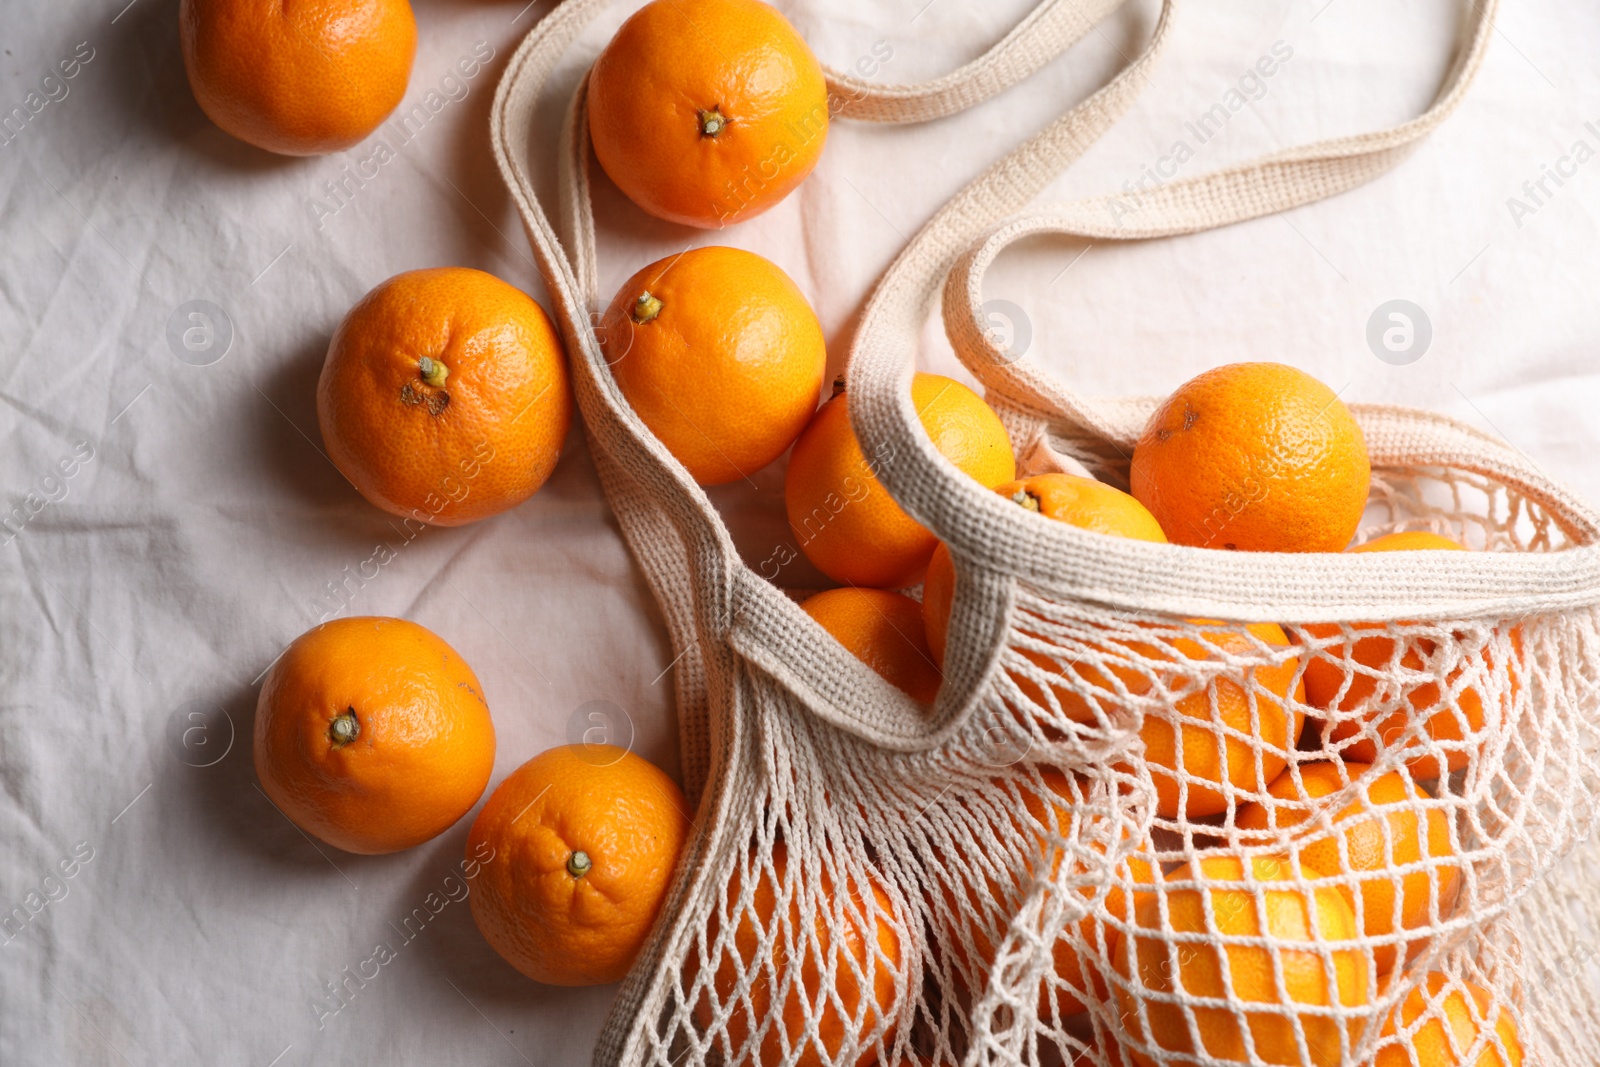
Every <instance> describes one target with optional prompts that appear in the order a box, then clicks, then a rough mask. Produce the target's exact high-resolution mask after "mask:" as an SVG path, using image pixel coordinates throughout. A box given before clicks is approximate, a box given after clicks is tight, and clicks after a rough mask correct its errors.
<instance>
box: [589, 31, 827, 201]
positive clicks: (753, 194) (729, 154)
mask: <svg viewBox="0 0 1600 1067" xmlns="http://www.w3.org/2000/svg"><path fill="white" fill-rule="evenodd" d="M588 108H589V136H590V139H591V140H592V142H593V143H594V152H595V155H596V156H597V157H598V158H599V160H600V166H601V167H602V168H604V170H605V172H606V174H607V175H609V176H610V178H611V180H612V181H613V182H615V183H616V185H617V187H618V188H619V189H621V190H622V191H623V193H625V194H626V195H627V196H628V198H629V199H630V200H632V201H633V202H634V203H636V204H638V205H639V206H640V207H641V208H643V209H644V210H646V211H648V212H649V213H650V214H652V215H655V216H657V217H659V218H663V219H668V220H670V221H672V222H679V223H683V224H684V225H687V226H700V227H705V228H718V227H722V226H728V225H731V224H733V223H735V222H742V221H744V220H745V219H749V218H753V217H754V216H756V215H759V214H761V213H762V212H763V211H766V210H767V209H768V208H770V207H772V205H774V204H776V203H777V202H778V201H780V200H782V199H783V198H784V197H785V196H788V195H789V193H790V192H792V191H793V190H794V188H795V187H796V186H798V185H799V184H800V183H801V182H802V181H803V180H805V177H806V175H807V174H810V173H811V169H812V168H813V167H815V166H816V165H817V160H818V159H819V158H820V157H821V155H822V146H823V144H824V143H825V142H826V141H827V138H828V122H829V118H830V115H831V113H830V108H829V102H828V87H827V82H826V80H825V78H824V76H823V73H822V65H821V64H820V63H818V62H817V58H816V56H814V55H812V53H811V49H810V48H809V47H807V45H806V42H805V40H804V39H803V38H802V37H801V36H800V34H799V33H797V32H796V31H795V28H794V27H793V26H791V25H790V24H789V22H788V20H786V19H785V18H784V17H783V16H782V15H781V14H779V13H778V11H777V9H776V8H774V7H772V6H771V5H770V4H764V3H761V2H760V0H654V2H653V3H650V4H646V5H645V6H644V7H642V8H640V9H639V11H638V12H636V13H635V14H634V15H633V17H632V18H630V19H628V21H627V22H625V23H623V25H622V28H621V29H620V30H618V31H617V35H616V36H615V37H614V38H612V40H611V43H610V44H609V45H607V46H606V49H605V51H604V52H602V53H601V54H600V58H599V59H598V60H596V61H595V65H594V69H593V70H592V71H590V73H589V88H588Z"/></svg>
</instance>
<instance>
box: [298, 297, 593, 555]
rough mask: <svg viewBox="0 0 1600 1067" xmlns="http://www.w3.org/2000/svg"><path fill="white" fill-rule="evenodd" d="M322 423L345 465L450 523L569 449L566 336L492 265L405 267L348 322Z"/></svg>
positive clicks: (489, 508)
mask: <svg viewBox="0 0 1600 1067" xmlns="http://www.w3.org/2000/svg"><path fill="white" fill-rule="evenodd" d="M317 423H318V425H319V426H320V427H321V428H322V441H323V444H324V445H325V446H326V448H327V451H328V458H329V459H331V460H332V461H333V464H334V466H336V467H338V468H339V472H340V473H341V474H343V475H344V476H345V477H346V478H347V479H349V481H350V484H351V485H353V486H355V488H356V490H357V491H358V492H360V494H361V495H362V496H364V497H366V498H367V499H368V500H369V501H371V502H372V503H373V504H376V505H377V506H378V507H380V508H382V509H383V510H385V511H387V512H389V513H390V514H393V515H399V516H401V517H403V518H411V519H417V520H420V521H422V522H426V523H432V524H434V525H437V526H461V525H463V524H465V523H469V522H476V521H477V520H479V519H483V518H487V517H489V516H490V515H497V514H499V513H500V512H502V511H505V510H507V509H508V508H512V507H515V506H516V505H517V504H520V503H522V502H523V501H524V500H526V499H527V498H528V497H530V496H532V495H533V494H534V493H535V492H537V491H538V489H539V487H540V486H542V485H543V484H544V483H545V480H546V479H548V478H549V477H550V475H551V473H552V472H553V471H554V470H555V467H556V462H557V461H558V460H559V459H560V458H561V448H562V445H563V444H564V443H565V441H566V437H567V430H568V428H569V427H570V426H571V424H572V391H571V389H570V388H569V386H568V384H567V364H566V357H565V355H564V354H563V349H562V344H561V338H560V336H559V335H558V334H557V333H556V329H555V326H554V325H553V324H552V323H551V322H550V317H549V316H548V315H546V314H545V313H544V309H543V308H541V307H540V306H539V305H538V304H537V303H535V302H534V300H533V298H532V297H530V296H528V294H526V293H524V292H523V291H522V290H520V289H518V288H516V287H515V286H512V285H509V284H507V283H506V282H503V281H501V280H500V279H499V278H496V277H495V276H494V275H492V274H485V273H484V272H483V271H480V270H470V269H468V268H466V267H438V268H433V269H427V270H412V271H406V272H405V273H404V274H397V275H395V276H394V277H393V278H390V279H389V280H388V281H386V282H383V283H382V284H380V285H379V286H378V287H377V288H375V289H373V290H372V291H371V292H370V293H368V294H367V295H366V296H364V297H362V298H361V299H360V300H359V301H357V303H356V306H355V307H353V308H351V309H350V312H349V314H347V315H346V316H345V317H344V321H343V322H341V323H340V324H339V328H338V330H336V331H335V332H334V335H333V340H332V341H331V342H330V343H329V345H328V358H327V361H326V362H325V363H323V365H322V374H321V376H320V377H319V378H318V379H317Z"/></svg>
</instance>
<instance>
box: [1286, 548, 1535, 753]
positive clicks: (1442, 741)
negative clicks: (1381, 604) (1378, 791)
mask: <svg viewBox="0 0 1600 1067" xmlns="http://www.w3.org/2000/svg"><path fill="white" fill-rule="evenodd" d="M1350 551H1351V552H1363V553H1364V552H1417V551H1445V552H1461V551H1466V549H1465V547H1464V546H1463V545H1461V544H1459V543H1458V542H1456V541H1453V540H1451V539H1450V538H1447V537H1442V536H1440V535H1439V534H1434V533H1428V532H1425V531H1419V530H1413V531H1405V532H1401V533H1393V534H1387V535H1385V536H1383V537H1376V538H1373V539H1372V540H1371V541H1368V542H1366V543H1365V544H1362V545H1358V546H1356V547H1355V548H1352V549H1350ZM1400 625H1402V626H1404V625H1407V624H1405V623H1402V624H1400ZM1351 629H1352V630H1354V631H1355V632H1356V633H1358V634H1359V633H1362V632H1363V631H1369V630H1370V631H1377V632H1375V633H1374V634H1373V636H1370V637H1356V638H1355V640H1354V641H1353V642H1348V643H1346V642H1334V643H1332V644H1330V645H1329V646H1328V647H1327V648H1325V649H1324V650H1323V651H1322V653H1321V654H1320V655H1314V656H1312V657H1311V659H1310V661H1309V662H1308V663H1307V664H1306V672H1305V682H1306V699H1307V700H1308V701H1309V702H1310V703H1311V704H1312V705H1314V706H1315V707H1319V708H1324V709H1327V710H1330V711H1331V710H1335V709H1337V710H1338V711H1341V712H1354V711H1360V712H1361V714H1360V715H1357V716H1355V717H1347V718H1343V719H1341V720H1340V721H1339V722H1337V723H1335V724H1334V725H1333V728H1332V729H1331V730H1329V731H1328V733H1327V738H1328V747H1329V748H1330V749H1331V750H1333V751H1335V752H1337V753H1338V754H1339V755H1340V756H1341V757H1343V758H1344V759H1347V760H1355V761H1357V762H1361V763H1372V762H1375V761H1376V760H1377V758H1378V755H1379V745H1380V743H1381V745H1382V746H1383V747H1384V748H1388V747H1391V746H1395V745H1399V744H1402V743H1404V738H1405V735H1406V734H1407V733H1408V732H1409V731H1410V730H1411V728H1412V725H1413V723H1414V722H1415V720H1416V719H1417V718H1419V717H1424V716H1425V717H1426V719H1425V722H1424V725H1423V733H1424V735H1425V736H1427V737H1428V738H1430V739H1431V740H1432V741H1434V742H1436V743H1437V744H1439V745H1440V746H1441V748H1443V750H1444V760H1443V765H1442V766H1441V761H1440V759H1439V757H1438V756H1436V755H1434V754H1432V753H1426V752H1425V753H1423V754H1421V755H1418V756H1416V757H1415V758H1413V759H1411V760H1409V761H1408V762H1407V764H1406V766H1407V769H1409V770H1410V771H1411V775H1412V777H1413V778H1417V779H1429V778H1438V777H1441V776H1443V775H1445V774H1448V773H1450V772H1452V771H1459V770H1461V769H1463V768H1465V767H1466V766H1467V765H1468V764H1469V763H1471V762H1472V759H1473V756H1474V755H1475V754H1476V753H1477V751H1478V750H1479V749H1481V748H1482V746H1483V740H1484V738H1483V737H1482V736H1481V734H1482V731H1483V729H1484V722H1485V718H1484V692H1483V691H1482V690H1481V689H1480V688H1479V687H1477V686H1473V685H1463V684H1462V679H1463V676H1464V674H1465V672H1466V671H1468V670H1469V669H1473V668H1481V669H1482V670H1483V671H1484V672H1485V673H1486V674H1489V675H1490V676H1493V675H1494V674H1495V673H1497V672H1505V673H1507V675H1508V676H1507V679H1506V685H1505V687H1504V692H1506V693H1508V694H1510V695H1511V696H1514V695H1515V694H1516V692H1517V690H1518V687H1519V684H1520V677H1521V660H1522V632H1521V629H1520V627H1519V628H1516V629H1513V630H1512V631H1511V638H1510V640H1511V657H1510V658H1511V662H1510V663H1504V664H1503V663H1500V662H1499V657H1498V656H1497V655H1496V654H1495V653H1494V652H1493V651H1492V650H1490V649H1485V650H1483V651H1482V652H1481V653H1479V654H1478V655H1477V656H1476V657H1475V659H1476V662H1475V663H1473V662H1471V661H1470V660H1469V662H1468V663H1466V664H1463V665H1462V666H1460V667H1457V668H1456V669H1455V670H1453V671H1451V672H1450V673H1449V675H1448V676H1447V677H1446V678H1445V687H1446V688H1441V686H1440V684H1439V683H1438V682H1437V681H1421V682H1414V681H1409V680H1408V681H1407V682H1406V683H1404V684H1406V686H1407V687H1406V688H1405V690H1404V693H1403V694H1402V693H1401V692H1400V691H1399V689H1398V684H1400V683H1397V682H1395V681H1392V680H1390V678H1392V677H1393V676H1394V675H1395V668H1396V667H1398V668H1399V670H1400V671H1401V672H1407V671H1410V672H1417V671H1422V670H1424V669H1425V668H1426V666H1427V663H1428V661H1429V660H1431V659H1432V658H1433V657H1434V656H1435V655H1437V654H1438V652H1439V647H1438V643H1437V642H1436V641H1434V640H1433V639H1431V638H1412V639H1410V640H1409V641H1406V640H1397V639H1396V638H1393V637H1390V636H1388V635H1387V634H1386V633H1383V631H1385V630H1386V629H1387V627H1385V626H1384V625H1383V624H1382V623H1357V624H1355V625H1354V626H1352V627H1351ZM1305 630H1306V632H1307V633H1308V634H1309V635H1310V636H1312V637H1314V638H1317V639H1319V640H1327V639H1330V638H1335V637H1337V636H1338V635H1339V634H1340V632H1341V628H1340V627H1339V626H1338V625H1336V624H1332V623H1312V624H1308V625H1307V626H1306V627H1305ZM1345 663H1349V664H1350V666H1349V667H1345V666H1343V664H1345ZM1401 677H1404V675H1403V674H1402V675H1401ZM1447 693H1453V694H1454V695H1453V697H1447ZM1402 699H1403V702H1402ZM1397 703H1398V704H1400V706H1399V707H1398V708H1396V707H1395V705H1396V704H1397ZM1452 704H1453V705H1454V706H1452ZM1372 734H1375V735H1376V736H1377V741H1374V739H1373V737H1372V736H1371V735H1372ZM1474 735H1479V736H1478V738H1477V740H1476V741H1473V740H1472V738H1473V736H1474Z"/></svg>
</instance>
